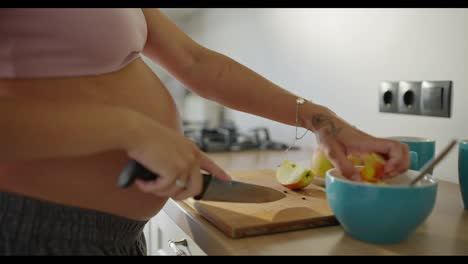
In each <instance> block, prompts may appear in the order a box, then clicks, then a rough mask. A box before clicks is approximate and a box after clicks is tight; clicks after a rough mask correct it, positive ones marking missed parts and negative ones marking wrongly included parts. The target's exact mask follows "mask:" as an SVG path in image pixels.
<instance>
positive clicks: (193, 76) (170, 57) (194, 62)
mask: <svg viewBox="0 0 468 264" xmlns="http://www.w3.org/2000/svg"><path fill="white" fill-rule="evenodd" d="M144 13H145V17H146V20H147V24H148V40H147V44H146V47H145V50H144V53H145V55H147V56H148V57H150V58H151V59H153V60H154V61H156V62H157V63H159V64H160V65H162V66H163V67H164V68H165V69H167V70H168V71H169V72H170V73H171V74H172V75H173V76H174V77H175V78H177V79H178V80H179V81H181V82H182V83H183V84H185V85H186V86H187V87H188V88H189V89H191V90H192V91H194V92H195V93H197V94H198V95H200V96H202V97H204V98H206V99H209V100H213V101H216V102H218V103H220V104H222V105H225V106H227V107H229V108H232V109H235V110H238V111H242V112H246V113H250V114H254V115H257V116H261V117H264V118H268V119H271V120H275V121H278V122H281V123H284V124H289V125H296V107H297V106H296V100H297V98H298V96H297V95H294V94H292V93H290V92H288V91H287V90H285V89H283V88H281V87H279V86H278V85H276V84H274V83H272V82H271V81H269V80H267V79H266V78H264V77H262V76H261V75H259V74H257V73H256V72H254V71H253V70H251V69H249V68H247V67H246V66H243V65H241V64H240V63H238V62H236V61H234V60H233V59H231V58H229V57H227V56H225V55H222V54H220V53H217V52H215V51H212V50H209V49H207V48H205V47H203V46H201V45H199V44H198V43H196V42H195V41H193V40H192V39H191V38H190V37H189V36H187V35H186V34H185V33H184V32H182V31H181V30H180V29H179V28H178V27H177V26H176V25H175V24H174V23H173V22H172V21H170V19H168V18H167V17H166V16H165V15H164V14H163V13H162V12H161V11H159V10H158V9H147V10H144ZM298 121H299V124H298V125H299V126H301V127H304V128H306V129H308V130H310V131H312V132H314V133H315V134H316V137H317V139H318V141H319V142H320V143H321V144H323V145H324V150H325V152H326V154H327V156H328V157H329V158H330V160H331V161H332V162H333V163H334V165H335V166H336V167H338V168H339V169H340V170H341V171H342V172H343V174H344V175H346V176H351V175H352V174H353V173H354V172H355V170H354V167H353V165H352V163H351V162H350V161H349V160H347V158H346V156H347V154H349V153H352V152H377V153H381V154H383V155H385V156H386V157H387V158H388V162H387V164H386V172H387V173H388V174H389V175H392V174H396V173H400V172H403V171H406V170H407V169H408V167H409V157H408V151H407V148H406V145H403V144H400V143H398V142H396V141H391V140H386V139H379V138H376V137H373V136H371V135H368V134H366V133H364V132H362V131H360V130H358V129H357V128H355V127H353V126H351V125H349V124H348V123H347V122H346V121H344V120H343V119H341V118H340V117H338V116H337V115H336V114H335V113H333V111H331V110H330V109H328V108H327V107H324V106H321V105H318V104H314V103H312V102H306V103H305V104H303V105H301V106H300V111H299V120H298Z"/></svg>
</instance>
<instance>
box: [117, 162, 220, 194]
mask: <svg viewBox="0 0 468 264" xmlns="http://www.w3.org/2000/svg"><path fill="white" fill-rule="evenodd" d="M202 176H203V187H202V192H201V193H200V194H199V195H196V196H195V197H193V198H194V199H195V200H200V199H202V198H203V195H204V194H205V192H206V190H207V189H208V185H210V181H211V178H212V176H211V175H210V174H206V173H202ZM157 178H159V175H158V174H156V173H153V172H151V171H150V170H148V169H147V168H145V167H144V166H143V165H141V164H140V163H138V162H137V161H135V160H131V161H129V162H128V163H127V165H126V166H125V168H124V169H123V170H122V172H121V173H120V175H119V180H118V183H117V184H118V186H119V187H120V188H127V187H129V186H131V185H132V184H133V183H134V182H135V180H136V179H142V180H144V181H152V180H156V179H157Z"/></svg>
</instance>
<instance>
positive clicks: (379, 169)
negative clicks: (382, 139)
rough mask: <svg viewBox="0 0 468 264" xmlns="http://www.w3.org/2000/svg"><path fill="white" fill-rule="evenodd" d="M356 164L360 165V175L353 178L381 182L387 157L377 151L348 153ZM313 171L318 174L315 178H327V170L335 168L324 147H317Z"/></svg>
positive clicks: (349, 157) (349, 158) (313, 159)
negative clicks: (359, 153)
mask: <svg viewBox="0 0 468 264" xmlns="http://www.w3.org/2000/svg"><path fill="white" fill-rule="evenodd" d="M347 159H348V160H350V161H351V162H352V163H353V165H354V166H356V167H359V177H354V178H353V180H356V181H365V182H369V183H381V182H382V181H381V179H383V176H384V166H385V159H384V158H383V157H382V156H380V155H379V154H377V153H370V154H365V155H362V156H357V155H348V156H347ZM311 169H312V172H313V173H314V174H315V176H317V177H316V178H315V179H317V180H318V179H320V178H323V179H324V178H325V175H326V172H327V171H328V170H330V169H334V166H333V164H332V163H331V161H330V160H329V159H328V158H327V156H326V155H325V153H324V151H323V149H322V148H320V147H319V148H317V150H316V151H315V152H314V154H313V156H312V168H311Z"/></svg>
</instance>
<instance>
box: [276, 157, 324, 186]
mask: <svg viewBox="0 0 468 264" xmlns="http://www.w3.org/2000/svg"><path fill="white" fill-rule="evenodd" d="M314 176H315V175H314V173H313V172H312V171H311V170H309V169H307V168H304V167H302V166H300V165H297V164H295V163H293V162H290V161H289V160H284V161H283V163H282V164H281V166H279V167H278V169H277V170H276V179H277V180H278V182H279V183H280V184H281V185H283V186H284V187H286V188H288V189H291V190H297V189H302V188H304V187H306V186H308V185H309V184H310V183H311V182H312V179H313V178H314Z"/></svg>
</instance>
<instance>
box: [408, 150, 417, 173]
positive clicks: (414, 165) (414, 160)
mask: <svg viewBox="0 0 468 264" xmlns="http://www.w3.org/2000/svg"><path fill="white" fill-rule="evenodd" d="M409 156H410V167H409V168H410V170H418V169H419V157H418V153H417V152H416V151H410V152H409Z"/></svg>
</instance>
